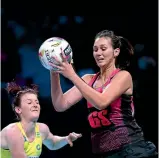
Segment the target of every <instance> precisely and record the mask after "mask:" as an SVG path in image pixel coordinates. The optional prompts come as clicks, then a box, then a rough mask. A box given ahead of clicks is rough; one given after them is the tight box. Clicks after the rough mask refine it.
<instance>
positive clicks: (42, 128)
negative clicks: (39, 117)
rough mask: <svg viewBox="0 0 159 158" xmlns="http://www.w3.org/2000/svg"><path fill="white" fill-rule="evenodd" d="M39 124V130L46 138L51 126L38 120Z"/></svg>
mask: <svg viewBox="0 0 159 158" xmlns="http://www.w3.org/2000/svg"><path fill="white" fill-rule="evenodd" d="M37 125H38V126H39V131H40V133H41V134H42V137H43V138H45V137H47V136H48V134H49V133H50V129H49V127H48V126H47V125H46V124H45V123H40V122H38V123H37Z"/></svg>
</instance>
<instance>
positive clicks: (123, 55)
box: [95, 30, 134, 69]
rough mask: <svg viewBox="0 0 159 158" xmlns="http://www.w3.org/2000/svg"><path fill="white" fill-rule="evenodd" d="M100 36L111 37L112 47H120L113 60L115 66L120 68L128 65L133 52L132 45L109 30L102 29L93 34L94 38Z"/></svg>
mask: <svg viewBox="0 0 159 158" xmlns="http://www.w3.org/2000/svg"><path fill="white" fill-rule="evenodd" d="M101 37H105V38H107V37H109V38H111V41H112V47H113V48H114V49H116V48H119V49H120V54H119V56H118V57H117V58H116V62H115V65H116V67H118V68H120V69H126V68H127V67H129V65H130V62H131V59H132V55H133V54H134V50H133V46H132V45H131V44H130V42H129V41H128V40H127V39H126V38H124V37H122V36H116V35H115V34H114V32H113V31H109V30H103V31H101V32H99V33H97V35H96V36H95V40H96V39H97V38H101Z"/></svg>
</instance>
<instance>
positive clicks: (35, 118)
mask: <svg viewBox="0 0 159 158" xmlns="http://www.w3.org/2000/svg"><path fill="white" fill-rule="evenodd" d="M39 116H40V114H38V113H37V114H32V119H31V120H33V121H38V119H39Z"/></svg>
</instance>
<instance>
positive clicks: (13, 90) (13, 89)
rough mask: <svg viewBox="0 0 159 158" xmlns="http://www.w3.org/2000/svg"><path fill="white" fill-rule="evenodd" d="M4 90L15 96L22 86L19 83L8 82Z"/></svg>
mask: <svg viewBox="0 0 159 158" xmlns="http://www.w3.org/2000/svg"><path fill="white" fill-rule="evenodd" d="M6 90H7V92H8V93H9V94H10V95H11V96H15V95H16V94H17V93H18V92H19V91H21V90H22V88H21V87H20V86H19V85H17V84H16V83H15V82H10V83H7V88H6Z"/></svg>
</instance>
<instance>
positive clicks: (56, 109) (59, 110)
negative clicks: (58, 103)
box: [54, 107, 65, 112]
mask: <svg viewBox="0 0 159 158" xmlns="http://www.w3.org/2000/svg"><path fill="white" fill-rule="evenodd" d="M54 109H55V111H56V112H64V111H65V109H63V108H59V107H58V108H57V107H54Z"/></svg>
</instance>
